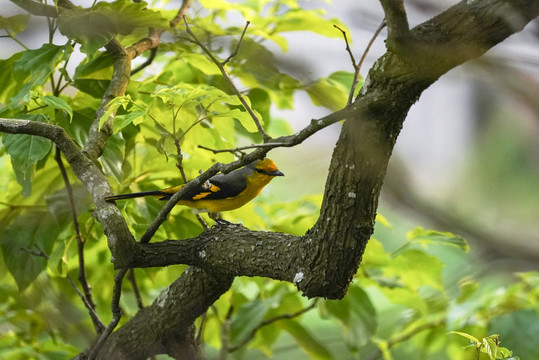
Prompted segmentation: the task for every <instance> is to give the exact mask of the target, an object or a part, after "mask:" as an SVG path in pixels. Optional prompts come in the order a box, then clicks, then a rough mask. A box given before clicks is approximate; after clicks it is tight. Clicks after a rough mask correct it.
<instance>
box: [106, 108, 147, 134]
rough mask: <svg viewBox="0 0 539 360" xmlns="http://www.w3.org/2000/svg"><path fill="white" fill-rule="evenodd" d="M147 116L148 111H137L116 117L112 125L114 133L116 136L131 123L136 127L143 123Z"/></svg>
mask: <svg viewBox="0 0 539 360" xmlns="http://www.w3.org/2000/svg"><path fill="white" fill-rule="evenodd" d="M145 115H146V111H144V110H135V111H131V112H129V113H127V114H123V115H116V116H115V117H114V123H113V124H112V132H113V133H114V134H116V133H117V132H118V131H120V130H122V129H123V128H124V127H126V126H127V125H129V124H131V123H133V124H134V125H138V124H140V123H142V121H143V119H144V116H145Z"/></svg>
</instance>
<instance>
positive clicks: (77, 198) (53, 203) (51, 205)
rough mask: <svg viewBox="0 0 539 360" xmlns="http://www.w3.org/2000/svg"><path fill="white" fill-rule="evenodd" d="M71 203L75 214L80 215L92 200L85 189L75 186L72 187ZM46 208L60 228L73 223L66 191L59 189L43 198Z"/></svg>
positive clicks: (88, 207)
mask: <svg viewBox="0 0 539 360" xmlns="http://www.w3.org/2000/svg"><path fill="white" fill-rule="evenodd" d="M72 190H73V201H74V203H75V212H76V213H77V214H82V213H83V212H86V211H88V209H90V207H91V204H92V199H91V198H90V194H89V193H88V190H87V189H86V187H84V186H82V185H80V184H75V185H73V188H72ZM45 201H46V202H47V207H48V209H49V212H50V213H51V214H52V216H53V217H54V219H55V220H56V222H57V223H58V225H59V226H60V227H61V228H64V227H66V226H67V225H69V224H71V223H72V222H73V215H72V213H71V205H70V202H69V197H68V194H67V190H66V189H60V190H58V191H56V192H54V193H53V194H52V195H48V196H45Z"/></svg>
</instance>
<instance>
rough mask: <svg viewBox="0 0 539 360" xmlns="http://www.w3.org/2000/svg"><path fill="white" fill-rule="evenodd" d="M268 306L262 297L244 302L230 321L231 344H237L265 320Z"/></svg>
mask: <svg viewBox="0 0 539 360" xmlns="http://www.w3.org/2000/svg"><path fill="white" fill-rule="evenodd" d="M267 311H268V308H267V306H266V304H265V303H264V301H262V299H255V300H253V301H249V302H247V303H245V304H243V305H242V306H241V307H240V308H239V309H238V311H237V312H236V314H235V315H234V317H233V318H232V321H231V322H230V344H231V345H232V346H234V345H237V344H238V343H240V342H241V341H242V340H244V339H245V338H246V337H247V336H249V334H250V333H251V332H252V331H253V330H254V329H256V328H257V327H258V326H259V325H260V324H261V323H262V321H263V320H264V316H265V315H266V313H267Z"/></svg>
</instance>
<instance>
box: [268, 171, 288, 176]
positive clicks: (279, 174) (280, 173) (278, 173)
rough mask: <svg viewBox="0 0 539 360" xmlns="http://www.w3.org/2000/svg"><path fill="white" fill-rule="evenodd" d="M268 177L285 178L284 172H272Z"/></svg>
mask: <svg viewBox="0 0 539 360" xmlns="http://www.w3.org/2000/svg"><path fill="white" fill-rule="evenodd" d="M268 175H271V176H284V174H283V173H282V172H280V171H279V170H275V171H274V172H270V173H269V174H268Z"/></svg>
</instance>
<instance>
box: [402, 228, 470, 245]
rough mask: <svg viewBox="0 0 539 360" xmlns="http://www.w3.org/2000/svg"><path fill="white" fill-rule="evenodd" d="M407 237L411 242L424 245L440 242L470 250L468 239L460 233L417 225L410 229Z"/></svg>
mask: <svg viewBox="0 0 539 360" xmlns="http://www.w3.org/2000/svg"><path fill="white" fill-rule="evenodd" d="M406 237H407V238H408V240H409V241H410V242H411V243H418V244H420V245H422V246H424V247H426V246H427V245H430V244H440V245H448V246H455V247H457V248H459V249H461V250H463V251H468V250H469V248H470V247H469V246H468V243H467V242H466V240H464V238H463V237H461V236H459V235H455V234H453V233H450V232H442V231H436V230H425V229H423V228H422V227H416V228H415V229H414V230H412V231H409V232H408V233H407V234H406Z"/></svg>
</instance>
